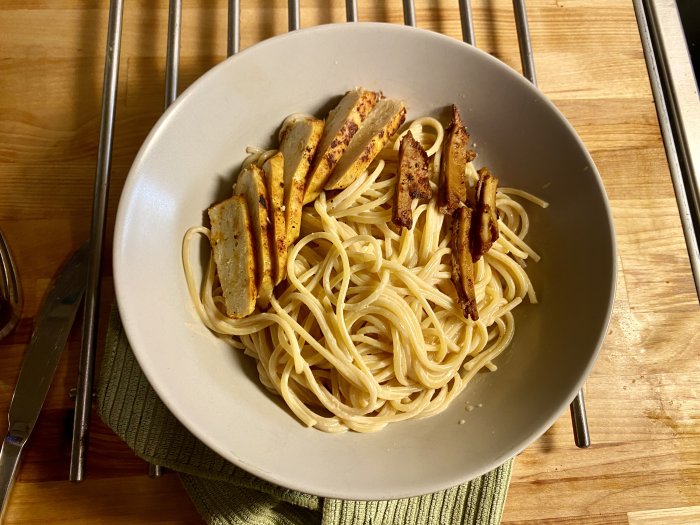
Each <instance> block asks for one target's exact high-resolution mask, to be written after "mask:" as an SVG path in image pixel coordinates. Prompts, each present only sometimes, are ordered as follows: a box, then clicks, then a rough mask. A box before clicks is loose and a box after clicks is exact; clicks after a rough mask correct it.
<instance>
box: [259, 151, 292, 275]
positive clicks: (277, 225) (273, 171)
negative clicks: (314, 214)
mask: <svg viewBox="0 0 700 525" xmlns="http://www.w3.org/2000/svg"><path fill="white" fill-rule="evenodd" d="M284 163H285V158H284V155H283V154H282V153H281V152H279V151H278V152H277V153H275V154H274V155H273V156H272V157H270V158H269V159H267V161H265V164H263V173H264V174H265V177H264V179H265V183H266V184H267V195H268V210H267V215H268V219H269V220H270V222H271V225H270V226H271V231H272V243H271V245H270V252H271V253H270V254H271V256H272V270H273V272H272V276H273V281H274V283H275V286H276V285H278V284H279V283H280V282H282V280H283V279H284V278H285V277H287V226H286V224H285V222H284V204H283V203H284Z"/></svg>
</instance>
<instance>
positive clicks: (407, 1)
mask: <svg viewBox="0 0 700 525" xmlns="http://www.w3.org/2000/svg"><path fill="white" fill-rule="evenodd" d="M403 23H404V24H406V25H407V26H411V27H416V6H415V4H414V2H413V0H403Z"/></svg>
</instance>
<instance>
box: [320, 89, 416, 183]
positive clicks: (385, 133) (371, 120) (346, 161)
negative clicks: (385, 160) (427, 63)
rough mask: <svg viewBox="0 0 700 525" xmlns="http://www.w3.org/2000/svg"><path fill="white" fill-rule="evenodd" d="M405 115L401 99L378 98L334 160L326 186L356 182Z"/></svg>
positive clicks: (398, 126)
mask: <svg viewBox="0 0 700 525" xmlns="http://www.w3.org/2000/svg"><path fill="white" fill-rule="evenodd" d="M405 119H406V106H405V105H404V103H403V102H402V101H400V100H393V99H389V98H384V99H382V100H380V101H379V102H377V104H376V105H375V106H374V109H373V110H372V111H371V112H370V114H369V115H367V118H366V119H365V120H364V122H363V123H362V125H361V126H360V129H359V130H357V133H355V135H354V136H353V137H352V140H351V141H350V144H348V147H347V149H346V150H345V153H343V156H342V157H341V158H340V160H339V161H338V164H336V166H335V169H334V170H333V173H332V174H331V177H330V179H328V182H326V185H325V189H326V190H342V189H344V188H347V187H348V186H350V184H352V183H353V182H355V180H356V179H357V177H359V176H360V175H361V174H362V172H364V171H365V170H366V169H367V167H368V166H369V165H370V164H371V163H372V161H373V160H374V158H375V157H376V156H377V155H378V154H379V152H380V151H381V150H382V148H383V147H384V146H386V145H387V144H388V143H389V139H390V138H391V137H392V136H393V135H394V133H396V131H397V130H398V129H399V128H400V127H401V124H403V121H404V120H405Z"/></svg>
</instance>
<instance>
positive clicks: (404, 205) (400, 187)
mask: <svg viewBox="0 0 700 525" xmlns="http://www.w3.org/2000/svg"><path fill="white" fill-rule="evenodd" d="M432 193H433V192H432V191H431V189H430V178H429V174H428V154H427V153H426V152H425V149H423V146H422V145H421V144H420V142H418V141H417V140H416V139H414V138H413V134H412V133H411V132H410V131H409V132H408V133H406V135H404V137H403V138H402V139H401V145H400V147H399V173H398V175H397V176H396V191H395V193H394V207H393V209H392V218H391V220H392V221H393V223H394V224H396V225H397V226H401V227H403V228H407V229H409V230H410V229H411V228H412V227H413V212H412V210H411V203H412V200H413V199H429V198H430V197H431V196H432Z"/></svg>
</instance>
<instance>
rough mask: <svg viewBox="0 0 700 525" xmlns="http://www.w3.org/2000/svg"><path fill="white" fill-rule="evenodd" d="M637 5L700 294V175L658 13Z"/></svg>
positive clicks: (643, 1)
mask: <svg viewBox="0 0 700 525" xmlns="http://www.w3.org/2000/svg"><path fill="white" fill-rule="evenodd" d="M633 4H634V11H635V15H636V17H637V25H638V27H639V35H640V37H641V40H642V49H643V50H644V58H645V60H646V65H647V71H648V73H649V81H650V84H651V92H652V95H653V96H654V104H655V105H656V115H657V117H658V119H659V127H660V129H661V137H662V139H663V142H664V148H665V150H666V159H667V161H668V168H669V171H670V173H671V182H672V183H673V190H674V192H675V194H676V203H677V205H678V211H679V213H680V219H681V225H682V227H683V235H684V237H685V244H686V247H687V249H688V259H689V260H690V267H691V269H692V271H693V278H694V279H695V291H696V293H697V294H698V296H700V248H699V247H698V245H699V244H700V239H698V236H699V235H700V178H699V177H698V174H697V173H696V172H695V169H694V166H693V162H692V155H691V150H690V146H689V144H688V138H687V135H686V134H685V126H684V124H683V120H682V117H681V116H680V114H679V113H680V112H679V109H678V107H677V104H678V102H677V100H676V98H675V87H674V85H673V81H672V79H671V76H670V75H669V72H668V65H667V64H666V60H667V57H666V54H665V52H664V48H663V45H662V42H661V39H660V35H659V27H658V25H659V24H658V20H657V19H656V16H655V12H654V10H653V9H652V6H651V5H650V3H649V1H648V0H633ZM696 153H697V152H696Z"/></svg>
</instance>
